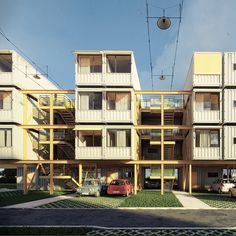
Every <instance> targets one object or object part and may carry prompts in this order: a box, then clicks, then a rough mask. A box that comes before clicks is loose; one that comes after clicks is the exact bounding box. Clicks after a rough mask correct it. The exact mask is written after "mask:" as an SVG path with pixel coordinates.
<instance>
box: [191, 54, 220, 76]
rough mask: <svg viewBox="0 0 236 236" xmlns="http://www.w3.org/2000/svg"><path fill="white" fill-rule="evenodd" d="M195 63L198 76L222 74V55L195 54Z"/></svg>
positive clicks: (195, 72) (195, 71)
mask: <svg viewBox="0 0 236 236" xmlns="http://www.w3.org/2000/svg"><path fill="white" fill-rule="evenodd" d="M193 63H194V74H196V75H220V74H221V73H222V55H221V53H201V52H195V53H194V55H193Z"/></svg>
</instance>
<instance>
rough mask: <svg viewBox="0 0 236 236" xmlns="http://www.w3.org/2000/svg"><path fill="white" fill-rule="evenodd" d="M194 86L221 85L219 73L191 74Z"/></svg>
mask: <svg viewBox="0 0 236 236" xmlns="http://www.w3.org/2000/svg"><path fill="white" fill-rule="evenodd" d="M193 86H194V87H206V86H211V87H219V86H221V76H220V75H194V76H193Z"/></svg>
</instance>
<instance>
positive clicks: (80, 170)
mask: <svg viewBox="0 0 236 236" xmlns="http://www.w3.org/2000/svg"><path fill="white" fill-rule="evenodd" d="M82 181H83V166H82V164H79V184H80V185H82Z"/></svg>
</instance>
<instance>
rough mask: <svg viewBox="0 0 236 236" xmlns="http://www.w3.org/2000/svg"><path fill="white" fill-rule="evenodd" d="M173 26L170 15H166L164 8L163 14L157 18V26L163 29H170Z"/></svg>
mask: <svg viewBox="0 0 236 236" xmlns="http://www.w3.org/2000/svg"><path fill="white" fill-rule="evenodd" d="M170 26H171V20H170V18H169V17H166V16H165V9H163V16H162V17H159V18H158V20H157V27H158V28H159V29H161V30H166V29H169V28H170Z"/></svg>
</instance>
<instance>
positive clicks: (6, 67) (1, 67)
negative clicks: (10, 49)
mask: <svg viewBox="0 0 236 236" xmlns="http://www.w3.org/2000/svg"><path fill="white" fill-rule="evenodd" d="M0 72H12V54H0Z"/></svg>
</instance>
